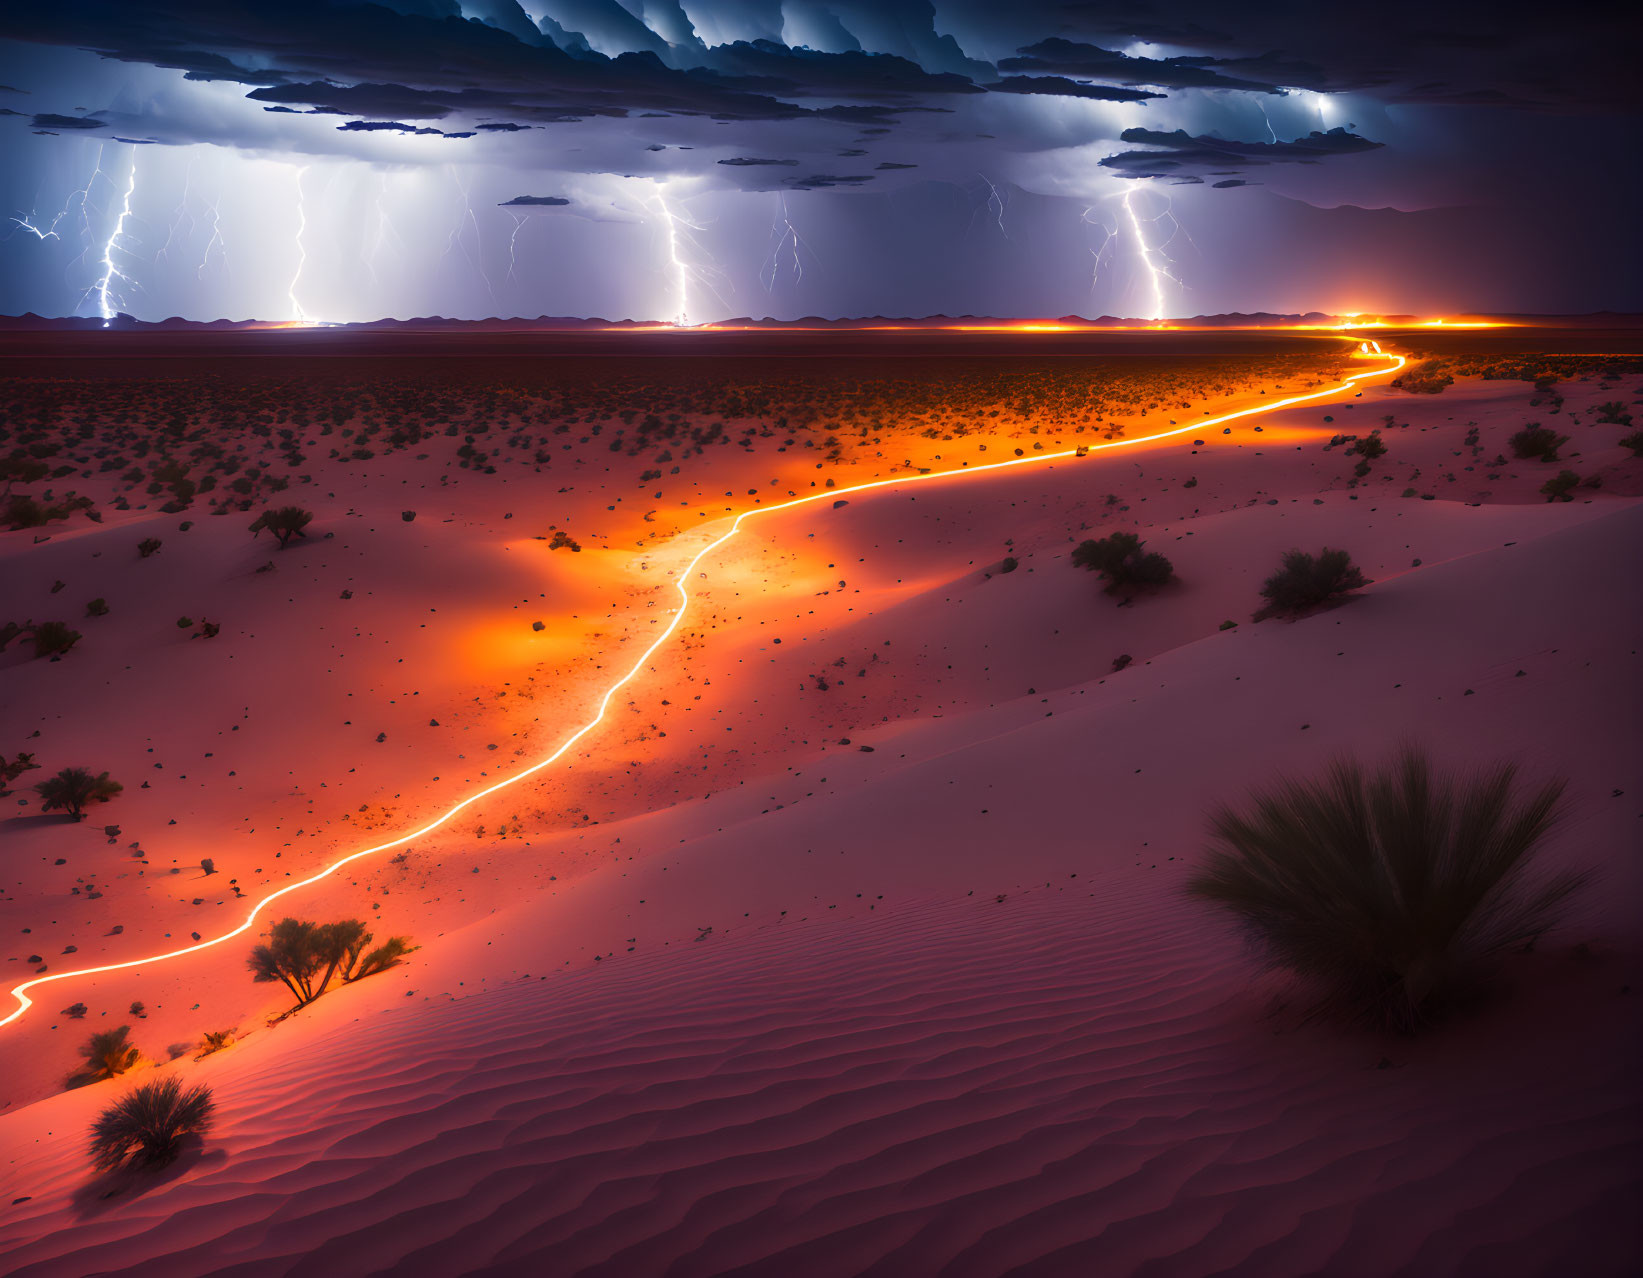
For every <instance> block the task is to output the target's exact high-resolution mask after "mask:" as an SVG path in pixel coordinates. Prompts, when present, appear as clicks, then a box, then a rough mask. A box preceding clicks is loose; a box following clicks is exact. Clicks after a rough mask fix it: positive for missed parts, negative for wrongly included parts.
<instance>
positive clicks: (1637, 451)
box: [1620, 430, 1643, 457]
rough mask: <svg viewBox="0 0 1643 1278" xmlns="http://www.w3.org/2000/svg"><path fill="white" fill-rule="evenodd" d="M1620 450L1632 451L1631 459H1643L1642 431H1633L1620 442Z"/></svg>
mask: <svg viewBox="0 0 1643 1278" xmlns="http://www.w3.org/2000/svg"><path fill="white" fill-rule="evenodd" d="M1620 446H1621V447H1622V448H1629V449H1631V450H1632V456H1633V457H1643V430H1634V431H1633V432H1632V433H1631V434H1630V435H1627V436H1625V437H1624V438H1623V439H1621V441H1620Z"/></svg>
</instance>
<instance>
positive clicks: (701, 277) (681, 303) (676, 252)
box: [651, 179, 729, 328]
mask: <svg viewBox="0 0 1643 1278" xmlns="http://www.w3.org/2000/svg"><path fill="white" fill-rule="evenodd" d="M654 187H655V194H654V195H653V196H652V197H651V203H653V204H654V205H655V208H656V210H657V212H658V213H660V214H661V219H662V225H663V227H664V231H665V237H666V244H667V257H668V264H669V267H670V269H671V270H672V273H673V282H674V289H675V291H676V293H677V295H678V308H679V309H678V310H677V311H676V312H675V313H674V318H673V323H674V325H675V326H676V327H679V328H692V327H694V324H693V323H692V321H691V319H690V285H691V281H692V280H694V281H695V282H696V283H697V284H699V285H701V286H702V287H703V288H706V289H707V290H708V291H709V292H711V293H712V294H713V296H714V297H716V298H718V299H719V301H720V302H721V303H724V304H726V305H728V303H725V296H724V294H723V293H722V292H720V291H719V285H720V284H721V283H723V284H725V285H726V286H727V287H728V283H729V282H728V281H727V280H726V279H725V277H724V273H723V272H722V271H720V270H719V268H718V267H717V266H716V265H714V263H713V260H712V258H711V256H710V255H709V254H708V252H707V250H706V249H704V248H703V247H702V245H701V243H700V241H698V240H697V239H696V237H695V235H693V234H692V232H693V231H701V230H704V229H706V228H705V225H704V224H703V223H701V222H697V221H694V220H693V219H692V218H691V217H690V216H689V215H688V214H687V213H685V212H683V211H682V210H680V209H676V208H675V207H674V206H673V205H670V204H669V203H668V202H667V189H666V186H665V184H664V183H663V182H662V181H661V180H660V179H654ZM687 246H688V250H687ZM687 251H688V253H689V254H690V255H691V256H693V257H694V258H695V259H697V260H695V261H691V260H689V259H688V258H687V256H686V254H687Z"/></svg>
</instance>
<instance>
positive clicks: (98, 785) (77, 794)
mask: <svg viewBox="0 0 1643 1278" xmlns="http://www.w3.org/2000/svg"><path fill="white" fill-rule="evenodd" d="M123 789H125V787H124V786H123V785H121V784H120V783H119V782H118V781H110V780H109V778H108V773H106V772H103V773H99V774H98V775H97V776H92V775H91V773H90V772H88V771H87V770H86V769H85V768H64V769H63V770H62V771H61V772H59V773H58V774H57V775H56V776H54V777H47V778H46V779H45V780H44V781H40V782H37V783H36V784H35V787H34V790H35V793H37V794H38V795H39V796H40V807H41V810H42V811H45V812H51V811H55V810H56V809H58V808H61V809H62V810H63V811H64V812H66V813H68V815H69V816H71V817H73V818H74V819H75V820H76V821H82V820H84V819H85V815H86V813H85V810H86V809H87V808H88V807H90V806H91V805H92V804H93V803H107V802H108V801H109V800H110V799H112V798H113V797H114V796H115V795H117V794H119V793H120V791H121V790H123Z"/></svg>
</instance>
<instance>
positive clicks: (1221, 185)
mask: <svg viewBox="0 0 1643 1278" xmlns="http://www.w3.org/2000/svg"><path fill="white" fill-rule="evenodd" d="M1210 185H1211V187H1213V188H1214V189H1215V190H1217V191H1224V190H1226V189H1227V187H1229V186H1249V185H1250V183H1249V182H1246V181H1245V180H1244V179H1243V178H1226V179H1224V180H1223V181H1220V182H1212V183H1210Z"/></svg>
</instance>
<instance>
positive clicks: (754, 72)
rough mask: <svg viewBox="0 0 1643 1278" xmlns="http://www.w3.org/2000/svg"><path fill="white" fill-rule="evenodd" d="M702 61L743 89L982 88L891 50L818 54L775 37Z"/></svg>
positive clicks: (858, 93)
mask: <svg viewBox="0 0 1643 1278" xmlns="http://www.w3.org/2000/svg"><path fill="white" fill-rule="evenodd" d="M706 64H707V65H708V66H710V67H711V68H712V69H713V70H715V71H718V72H720V73H722V74H725V75H732V76H738V77H743V82H744V84H745V86H746V87H747V88H750V89H758V90H760V91H761V92H766V93H775V94H781V95H788V96H803V97H812V96H819V95H833V96H838V97H848V98H873V99H880V100H893V99H896V98H903V97H909V96H914V95H919V94H948V93H980V92H982V89H981V88H980V87H979V86H977V85H976V84H975V83H974V82H972V81H971V80H970V79H969V78H968V77H966V76H963V75H958V74H956V73H953V72H934V73H932V72H929V71H926V70H925V69H924V68H923V67H921V66H919V64H918V63H916V62H912V61H909V60H908V59H906V58H901V57H896V56H895V55H894V54H888V53H864V52H861V51H860V50H847V51H845V52H842V53H819V52H817V51H815V50H813V49H803V48H800V49H790V48H788V47H787V46H786V45H784V44H778V43H777V42H776V41H774V40H752V41H738V42H737V43H735V44H726V45H719V46H718V47H716V48H714V49H711V50H709V51H708V52H707V55H706Z"/></svg>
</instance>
